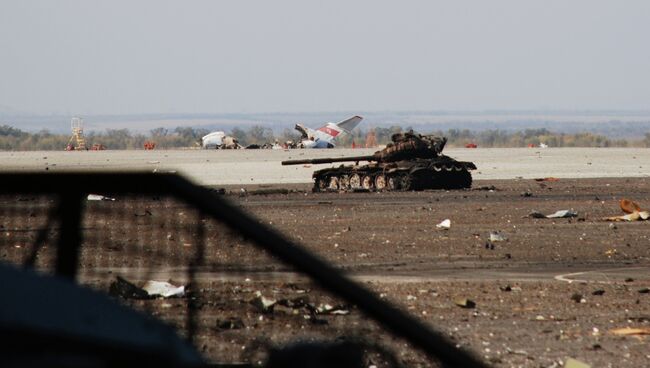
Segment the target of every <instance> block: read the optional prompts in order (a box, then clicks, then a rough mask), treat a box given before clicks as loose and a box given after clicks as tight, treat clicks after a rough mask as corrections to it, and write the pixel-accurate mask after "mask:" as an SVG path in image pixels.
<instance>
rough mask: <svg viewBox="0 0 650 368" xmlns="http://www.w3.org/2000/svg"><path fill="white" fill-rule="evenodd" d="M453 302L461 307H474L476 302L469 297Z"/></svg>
mask: <svg viewBox="0 0 650 368" xmlns="http://www.w3.org/2000/svg"><path fill="white" fill-rule="evenodd" d="M454 303H455V304H456V305H457V306H459V307H461V308H467V309H471V308H476V302H474V301H473V300H469V299H458V300H456V301H455V302H454Z"/></svg>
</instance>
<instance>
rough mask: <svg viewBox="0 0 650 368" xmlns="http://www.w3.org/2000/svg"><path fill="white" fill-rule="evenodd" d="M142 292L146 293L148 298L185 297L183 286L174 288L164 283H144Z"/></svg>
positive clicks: (151, 281) (150, 281)
mask: <svg viewBox="0 0 650 368" xmlns="http://www.w3.org/2000/svg"><path fill="white" fill-rule="evenodd" d="M142 290H144V291H145V292H147V294H149V296H150V297H158V296H161V297H163V298H171V297H182V296H183V295H185V286H175V285H172V284H170V283H168V282H165V281H153V280H149V281H147V282H145V283H144V285H143V286H142Z"/></svg>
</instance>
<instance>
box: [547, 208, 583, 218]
mask: <svg viewBox="0 0 650 368" xmlns="http://www.w3.org/2000/svg"><path fill="white" fill-rule="evenodd" d="M568 217H578V212H575V211H573V210H560V211H557V212H555V213H552V214H550V215H547V216H546V218H568Z"/></svg>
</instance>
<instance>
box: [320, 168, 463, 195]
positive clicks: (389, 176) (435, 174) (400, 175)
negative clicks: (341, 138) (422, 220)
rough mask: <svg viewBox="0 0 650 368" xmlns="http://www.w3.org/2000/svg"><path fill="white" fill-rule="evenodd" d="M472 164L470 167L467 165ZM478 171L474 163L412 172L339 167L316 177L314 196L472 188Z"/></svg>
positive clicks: (419, 169) (324, 171)
mask: <svg viewBox="0 0 650 368" xmlns="http://www.w3.org/2000/svg"><path fill="white" fill-rule="evenodd" d="M468 164H469V165H468ZM472 169H475V167H474V165H473V164H471V163H463V162H454V163H445V164H440V165H437V164H434V165H431V166H429V167H426V168H415V169H410V170H400V169H385V168H384V169H382V168H381V167H376V168H371V167H367V166H366V167H356V168H354V167H352V168H351V167H340V168H331V169H323V170H319V171H317V172H315V173H314V175H313V176H314V188H313V191H314V192H326V191H357V190H365V191H378V192H380V191H411V190H426V189H463V188H471V186H472V174H471V173H470V172H469V170H472Z"/></svg>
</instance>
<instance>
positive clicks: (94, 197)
mask: <svg viewBox="0 0 650 368" xmlns="http://www.w3.org/2000/svg"><path fill="white" fill-rule="evenodd" d="M88 200H89V201H114V200H115V198H111V197H106V196H103V195H99V194H88Z"/></svg>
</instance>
